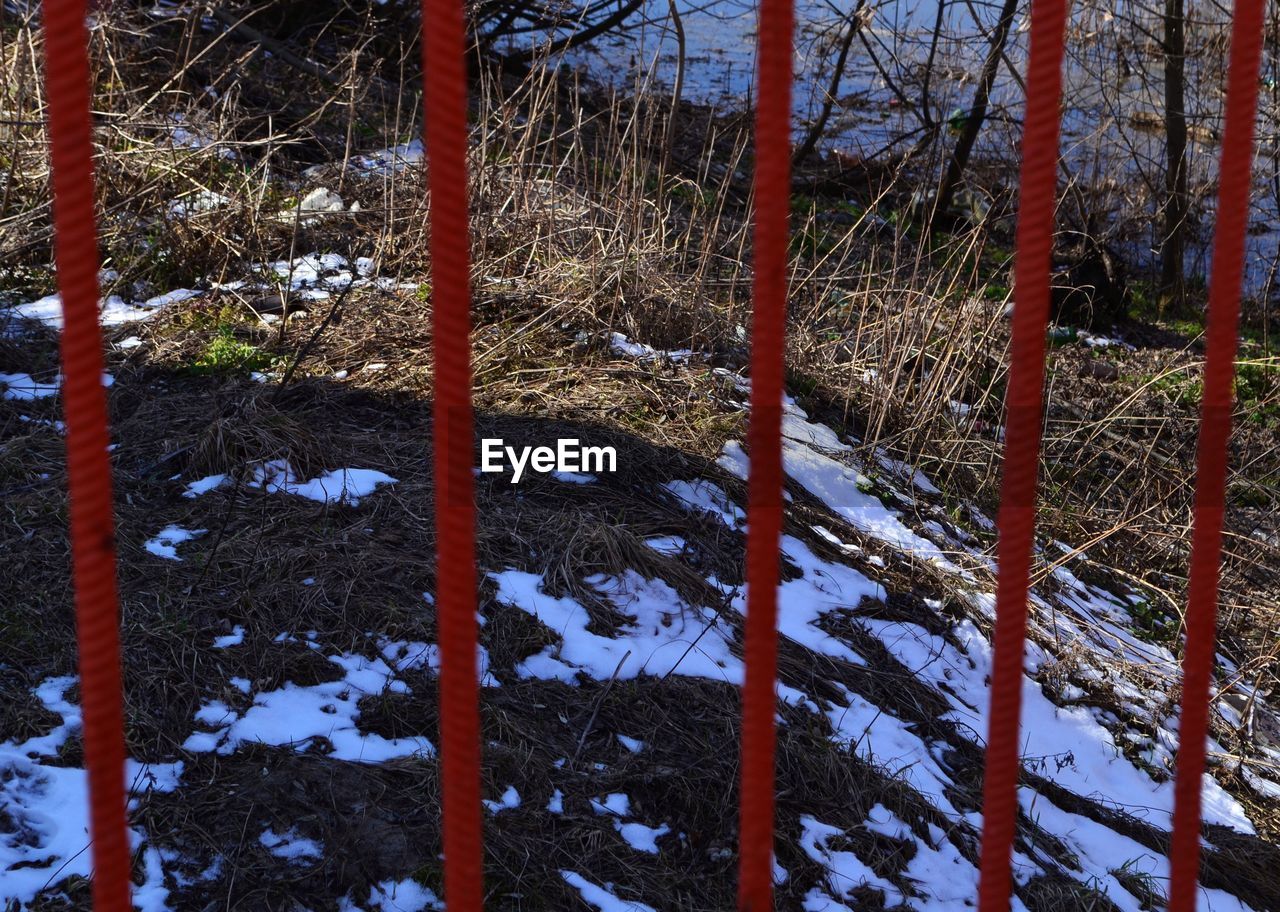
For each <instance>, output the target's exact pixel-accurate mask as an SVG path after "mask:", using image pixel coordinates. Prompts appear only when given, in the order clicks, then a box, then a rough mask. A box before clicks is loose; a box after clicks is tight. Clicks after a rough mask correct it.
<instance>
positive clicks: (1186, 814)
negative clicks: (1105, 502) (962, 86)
mask: <svg viewBox="0 0 1280 912" xmlns="http://www.w3.org/2000/svg"><path fill="white" fill-rule="evenodd" d="M1262 37H1263V2H1262V0H1237V2H1236V5H1235V17H1234V19H1233V21H1232V26H1231V63H1230V68H1229V70H1228V74H1227V113H1226V124H1225V128H1224V130H1223V134H1222V159H1221V163H1220V165H1219V167H1218V218H1217V225H1216V226H1215V227H1214V236H1213V265H1212V272H1211V273H1210V286H1209V325H1208V331H1207V333H1206V349H1207V356H1206V362H1205V368H1204V398H1203V401H1202V402H1201V418H1200V440H1199V441H1198V445H1197V451H1196V498H1195V525H1194V529H1193V531H1192V537H1191V570H1190V578H1189V581H1188V586H1187V625H1186V649H1185V651H1184V653H1183V657H1182V710H1181V715H1180V716H1179V719H1180V723H1179V726H1178V760H1177V770H1176V779H1175V785H1174V811H1173V842H1172V846H1171V848H1170V852H1169V861H1170V863H1171V868H1172V877H1171V879H1170V882H1169V912H1193V910H1194V909H1195V908H1196V881H1197V878H1198V875H1199V870H1200V790H1201V785H1202V780H1203V777H1204V762H1205V739H1206V737H1207V735H1208V726H1209V683H1210V679H1211V677H1212V674H1213V642H1214V635H1215V632H1216V618H1217V611H1218V571H1219V562H1220V560H1221V557H1222V520H1223V513H1224V508H1225V504H1226V485H1227V439H1228V437H1229V436H1230V434H1231V408H1232V403H1233V401H1234V398H1235V393H1234V390H1233V388H1232V380H1233V377H1234V374H1235V357H1236V344H1237V340H1236V335H1237V332H1238V330H1239V323H1240V287H1241V277H1242V273H1243V270H1244V252H1245V231H1246V229H1247V227H1248V224H1249V190H1250V179H1251V176H1252V167H1251V166H1252V164H1253V133H1254V120H1255V116H1256V112H1257V106H1258V68H1259V62H1260V59H1261V56H1262Z"/></svg>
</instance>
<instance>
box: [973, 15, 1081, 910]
mask: <svg viewBox="0 0 1280 912" xmlns="http://www.w3.org/2000/svg"><path fill="white" fill-rule="evenodd" d="M1066 15H1067V5H1066V2H1065V0H1033V2H1032V5H1031V50H1030V54H1031V57H1030V60H1029V62H1028V64H1027V109H1026V117H1025V120H1024V127H1023V134H1022V174H1021V178H1020V183H1019V189H1018V230H1017V252H1016V257H1017V259H1016V260H1015V262H1014V309H1013V339H1012V343H1011V345H1012V348H1011V351H1010V365H1009V383H1008V401H1007V405H1006V410H1007V413H1008V414H1007V417H1006V422H1005V450H1004V478H1003V482H1002V486H1001V490H1000V512H999V514H998V518H997V526H998V532H999V537H998V540H997V546H996V548H997V552H996V557H997V560H998V561H999V579H998V581H997V584H996V622H995V634H994V637H993V640H994V642H993V645H994V647H995V657H994V659H993V663H994V670H993V673H992V680H991V709H990V717H989V719H988V723H987V724H988V730H987V759H986V774H985V778H984V780H983V796H982V799H983V800H982V813H983V818H982V859H981V879H980V881H979V887H978V905H979V909H980V910H981V912H1006V910H1008V908H1009V891H1010V888H1011V877H1010V863H1011V860H1012V854H1013V835H1014V824H1015V822H1016V820H1017V807H1018V768H1019V761H1018V719H1019V715H1020V713H1021V710H1022V660H1023V649H1024V647H1025V643H1024V641H1025V638H1026V631H1027V591H1028V588H1029V585H1030V573H1031V547H1032V543H1033V538H1034V533H1035V518H1036V475H1037V469H1038V466H1039V462H1040V421H1041V409H1042V406H1043V387H1044V349H1045V331H1046V328H1047V325H1048V319H1049V268H1050V265H1051V257H1052V252H1053V217H1054V207H1055V205H1056V201H1057V166H1058V127H1059V122H1060V120H1061V116H1060V113H1059V107H1060V97H1061V90H1062V51H1063V43H1064V41H1065V37H1066Z"/></svg>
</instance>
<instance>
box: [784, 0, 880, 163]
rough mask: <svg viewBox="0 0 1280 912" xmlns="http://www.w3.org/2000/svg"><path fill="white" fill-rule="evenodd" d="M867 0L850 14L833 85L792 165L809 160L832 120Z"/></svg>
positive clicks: (863, 21)
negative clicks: (842, 78) (842, 79)
mask: <svg viewBox="0 0 1280 912" xmlns="http://www.w3.org/2000/svg"><path fill="white" fill-rule="evenodd" d="M866 7H867V0H858V5H857V7H856V8H855V9H854V11H853V12H852V13H850V14H849V28H848V29H847V30H846V31H845V33H844V38H843V39H842V40H841V42H840V51H839V53H838V54H836V65H835V70H834V71H833V72H832V73H831V84H830V85H829V86H827V93H826V96H825V97H824V98H823V99H822V111H821V112H820V113H819V114H818V117H817V119H816V120H814V122H813V123H812V124H810V125H809V131H808V132H807V133H806V134H805V137H804V141H803V142H801V143H800V146H799V148H797V149H796V151H795V153H794V154H793V155H792V156H791V164H792V165H793V166H794V165H798V164H800V162H802V161H804V160H805V159H806V158H808V156H809V153H810V152H812V151H813V149H814V147H815V146H817V144H818V140H819V139H821V138H822V132H823V131H824V130H826V128H827V121H828V120H830V119H831V109H832V108H833V107H834V106H835V103H836V96H837V95H839V94H840V79H841V77H842V76H844V65H845V63H846V61H848V59H849V47H850V45H852V44H853V39H854V37H856V36H857V34H858V33H859V32H861V31H862V30H863V28H865V27H866V25H867V22H868V20H869V16H868V15H867V14H866V12H865V11H866Z"/></svg>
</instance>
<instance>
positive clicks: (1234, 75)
mask: <svg viewBox="0 0 1280 912" xmlns="http://www.w3.org/2000/svg"><path fill="white" fill-rule="evenodd" d="M1066 11H1067V4H1066V0H1033V3H1032V7H1031V36H1030V58H1029V63H1028V72H1027V111H1026V119H1025V126H1024V132H1023V138H1022V170H1021V176H1020V190H1019V213H1018V229H1017V251H1016V261H1015V267H1014V273H1015V289H1014V295H1015V307H1014V317H1013V328H1012V343H1011V350H1010V370H1009V383H1008V400H1007V410H1008V418H1007V427H1006V443H1005V457H1004V475H1003V481H1002V487H1001V503H1000V512H999V519H998V534H999V538H998V545H997V558H998V566H999V579H998V583H997V593H996V621H995V633H994V649H995V658H994V671H993V680H992V695H991V706H990V714H989V728H988V733H987V763H986V776H985V780H984V786H983V839H982V854H981V881H980V885H979V891H978V892H979V896H978V900H979V907H980V909H981V910H982V912H1004V910H1007V909H1008V908H1009V904H1010V892H1011V887H1012V878H1011V871H1010V865H1011V858H1012V850H1013V840H1014V835H1015V830H1016V827H1015V823H1016V819H1017V782H1018V772H1019V768H1020V764H1019V757H1018V728H1019V715H1020V709H1021V694H1022V685H1023V670H1022V664H1023V653H1024V649H1025V638H1026V617H1027V608H1026V606H1027V598H1028V591H1029V583H1030V569H1031V554H1032V546H1033V543H1034V530H1035V504H1036V475H1037V469H1038V465H1039V448H1040V428H1041V421H1042V413H1043V396H1042V390H1043V384H1044V354H1045V332H1046V327H1047V322H1048V312H1049V271H1050V265H1051V264H1050V259H1051V255H1052V247H1053V223H1054V219H1053V216H1054V206H1055V204H1056V195H1057V184H1056V168H1057V157H1058V131H1059V123H1060V113H1059V102H1060V94H1061V69H1062V57H1063V43H1064V36H1065V26H1066ZM1262 17H1263V4H1262V0H1238V2H1237V4H1236V11H1235V18H1234V22H1233V27H1232V37H1231V61H1230V70H1229V75H1228V83H1227V107H1226V128H1225V132H1224V134H1223V142H1222V159H1221V165H1220V171H1219V174H1220V189H1219V199H1218V220H1217V225H1216V227H1215V233H1214V253H1213V264H1212V284H1211V288H1210V296H1209V328H1208V334H1207V339H1208V345H1207V352H1208V354H1207V362H1206V367H1205V382H1204V402H1203V412H1202V420H1201V433H1200V440H1199V448H1198V453H1197V476H1196V501H1195V529H1194V534H1193V544H1192V557H1191V570H1190V585H1189V592H1188V607H1187V631H1186V633H1187V643H1186V651H1185V655H1184V660H1183V662H1184V681H1183V689H1182V690H1183V692H1182V708H1181V725H1180V734H1181V746H1180V749H1179V752H1178V759H1177V784H1176V804H1175V810H1174V827H1173V842H1172V849H1171V854H1170V859H1171V867H1172V872H1173V875H1172V879H1171V882H1170V888H1169V910H1170V912H1191V910H1193V909H1194V908H1195V894H1196V888H1197V887H1196V884H1197V872H1198V859H1199V851H1200V843H1199V834H1200V827H1201V807H1200V790H1201V782H1202V777H1203V773H1204V764H1205V741H1206V736H1207V726H1208V707H1209V697H1210V694H1209V688H1210V681H1211V673H1212V665H1213V652H1214V650H1213V640H1214V627H1215V613H1216V605H1217V588H1218V572H1219V564H1220V560H1221V540H1222V521H1223V512H1224V503H1225V489H1226V474H1227V439H1228V436H1229V434H1230V429H1231V406H1232V395H1233V394H1232V377H1233V362H1234V359H1235V352H1236V337H1237V331H1238V322H1239V309H1240V308H1239V300H1240V289H1241V275H1242V269H1243V260H1244V243H1245V241H1244V238H1245V230H1246V228H1247V224H1248V204H1249V188H1250V165H1251V162H1252V157H1253V132H1254V120H1255V116H1256V109H1257V94H1258V72H1259V60H1260V56H1261V46H1262V34H1263V29H1262ZM422 21H423V40H422V54H423V69H424V72H425V77H426V78H425V83H424V111H425V119H424V130H425V138H426V148H427V159H428V191H429V194H430V248H431V249H430V252H431V261H432V336H433V344H434V359H435V388H436V401H435V408H434V413H433V433H434V472H435V479H436V505H435V510H436V530H437V533H436V534H437V615H438V624H439V641H440V650H441V670H440V690H441V697H440V716H441V722H440V747H441V778H442V795H443V833H444V838H443V841H444V868H445V893H446V901H447V903H448V905H449V908H450V910H451V912H479V910H480V908H481V906H482V904H483V898H484V893H483V886H482V868H483V865H482V841H481V809H480V724H479V711H478V704H479V684H478V675H477V667H476V644H477V626H476V604H477V602H476V563H475V545H474V535H475V508H474V493H473V479H472V463H473V440H472V437H473V433H472V406H471V366H470V339H469V336H470V316H469V311H470V301H471V295H470V269H469V242H468V237H469V229H468V216H467V168H466V155H467V124H466V119H467V86H466V68H465V63H464V52H465V30H464V22H463V10H462V5H461V3H460V0H422ZM44 23H45V54H46V73H45V81H46V87H47V96H48V102H49V138H50V146H51V155H52V165H53V193H54V207H53V211H54V228H55V238H56V248H57V251H56V259H57V269H58V286H59V290H60V292H61V296H62V305H63V313H64V328H63V337H62V362H63V374H64V381H63V383H64V385H63V403H64V409H65V412H66V423H67V467H68V473H67V474H68V486H69V490H70V498H71V541H72V562H73V574H74V581H75V601H76V619H77V630H78V638H79V650H80V673H81V683H82V688H81V689H82V694H83V704H84V706H83V716H84V742H85V763H86V766H87V768H88V776H89V784H90V803H91V814H90V818H91V825H92V837H93V860H94V877H93V899H94V907H95V908H96V909H98V910H99V912H126V910H128V909H129V908H130V900H129V883H130V877H129V872H130V867H129V863H130V855H129V838H128V831H127V822H126V813H125V793H124V757H125V753H124V720H123V711H122V705H123V699H122V693H121V676H120V643H119V609H118V603H117V595H116V581H115V545H114V530H113V523H112V511H111V474H110V463H109V460H108V454H107V442H108V427H107V410H106V398H105V394H104V392H103V389H102V382H101V376H102V367H103V358H102V338H101V332H100V330H99V325H98V311H97V307H98V295H99V290H98V283H97V267H98V254H97V241H96V232H95V223H94V210H93V176H92V136H91V118H90V107H89V98H90V80H89V66H88V56H87V37H88V35H87V30H86V28H85V5H84V0H46V2H45V4H44ZM792 31H793V8H792V0H761V12H760V27H759V80H758V89H757V99H758V101H757V109H756V149H755V154H756V171H755V192H754V212H753V228H754V234H753V239H754V253H753V257H754V270H755V271H754V284H753V296H754V305H755V306H754V317H753V325H752V356H751V380H752V387H751V425H750V431H749V443H750V449H751V473H750V479H749V485H748V487H749V498H750V500H749V512H748V519H749V529H748V536H747V556H746V567H747V582H748V596H747V598H748V610H747V620H746V633H745V643H744V653H745V659H746V680H745V682H744V685H743V700H742V706H743V708H742V714H743V722H742V778H741V805H740V810H739V814H740V817H739V821H740V822H739V842H740V845H739V864H740V867H739V890H738V905H739V909H740V910H741V912H764V910H768V909H771V908H772V907H773V895H772V894H773V889H772V885H773V838H774V789H775V785H774V776H775V771H774V754H775V745H776V730H775V722H774V719H775V712H776V677H777V586H778V573H779V548H778V542H779V536H780V534H781V528H782V504H783V496H782V487H783V466H782V445H781V415H782V409H781V406H782V394H783V376H784V375H783V353H784V330H785V324H786V304H787V240H788V236H787V233H788V228H787V222H788V213H789V208H790V196H791V192H790V184H791V177H790V154H791V142H790V140H791V123H790V109H791V102H790V93H791V68H792Z"/></svg>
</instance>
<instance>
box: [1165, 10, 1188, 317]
mask: <svg viewBox="0 0 1280 912" xmlns="http://www.w3.org/2000/svg"><path fill="white" fill-rule="evenodd" d="M1183 26H1184V16H1183V0H1165V4H1164V133H1165V149H1166V154H1167V156H1168V158H1167V164H1166V166H1165V178H1164V181H1165V200H1164V225H1163V237H1162V238H1161V240H1160V285H1161V295H1162V297H1163V299H1164V301H1166V302H1169V303H1172V304H1174V305H1175V306H1176V305H1177V304H1179V303H1181V301H1182V294H1183V274H1182V259H1183V250H1184V248H1185V245H1186V232H1187V114H1186V106H1185V100H1184V91H1185V73H1184V61H1185V58H1186V52H1187V42H1186V35H1185V34H1184V31H1183Z"/></svg>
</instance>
